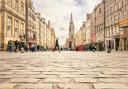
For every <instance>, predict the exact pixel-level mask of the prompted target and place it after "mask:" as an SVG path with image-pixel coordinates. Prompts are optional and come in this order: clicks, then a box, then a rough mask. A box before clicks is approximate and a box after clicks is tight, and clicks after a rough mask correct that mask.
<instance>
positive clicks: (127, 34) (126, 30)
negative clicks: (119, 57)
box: [119, 0, 128, 50]
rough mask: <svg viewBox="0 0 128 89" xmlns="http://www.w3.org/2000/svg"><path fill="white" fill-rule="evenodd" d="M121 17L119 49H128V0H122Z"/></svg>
mask: <svg viewBox="0 0 128 89" xmlns="http://www.w3.org/2000/svg"><path fill="white" fill-rule="evenodd" d="M120 3H121V8H120V10H121V13H120V14H121V17H120V18H119V29H120V30H119V32H120V44H119V50H128V0H120Z"/></svg>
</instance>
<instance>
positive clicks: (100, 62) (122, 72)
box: [0, 52, 128, 89]
mask: <svg viewBox="0 0 128 89" xmlns="http://www.w3.org/2000/svg"><path fill="white" fill-rule="evenodd" d="M0 89H128V52H112V53H110V54H107V53H106V52H96V53H93V52H61V53H59V52H54V53H53V52H37V53H30V52H28V53H17V54H15V53H12V54H10V53H6V52H5V53H2V52H0Z"/></svg>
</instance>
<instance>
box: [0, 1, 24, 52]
mask: <svg viewBox="0 0 128 89" xmlns="http://www.w3.org/2000/svg"><path fill="white" fill-rule="evenodd" d="M25 7H26V2H25V0H0V50H7V44H8V41H10V40H12V41H13V42H15V41H16V40H17V41H20V42H25V16H26V12H25Z"/></svg>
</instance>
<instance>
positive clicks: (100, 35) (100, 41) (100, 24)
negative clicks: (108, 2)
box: [95, 1, 105, 51]
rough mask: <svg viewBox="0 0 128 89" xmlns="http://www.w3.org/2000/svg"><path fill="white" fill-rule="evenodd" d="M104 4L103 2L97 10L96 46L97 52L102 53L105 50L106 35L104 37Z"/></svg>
mask: <svg viewBox="0 0 128 89" xmlns="http://www.w3.org/2000/svg"><path fill="white" fill-rule="evenodd" d="M104 18H105V17H104V2H103V1H102V2H101V3H100V4H98V6H96V8H95V32H96V45H97V50H99V51H102V50H104V46H105V44H104V43H105V39H104V38H105V35H104V31H105V28H104V25H105V21H104Z"/></svg>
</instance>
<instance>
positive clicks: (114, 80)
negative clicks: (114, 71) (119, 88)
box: [98, 78, 128, 83]
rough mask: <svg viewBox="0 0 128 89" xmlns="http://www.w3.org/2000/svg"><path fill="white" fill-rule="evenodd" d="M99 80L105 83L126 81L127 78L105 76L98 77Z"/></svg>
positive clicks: (127, 80)
mask: <svg viewBox="0 0 128 89" xmlns="http://www.w3.org/2000/svg"><path fill="white" fill-rule="evenodd" d="M98 81H99V82H106V83H128V79H127V78H107V79H106V78H105V79H99V80H98Z"/></svg>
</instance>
